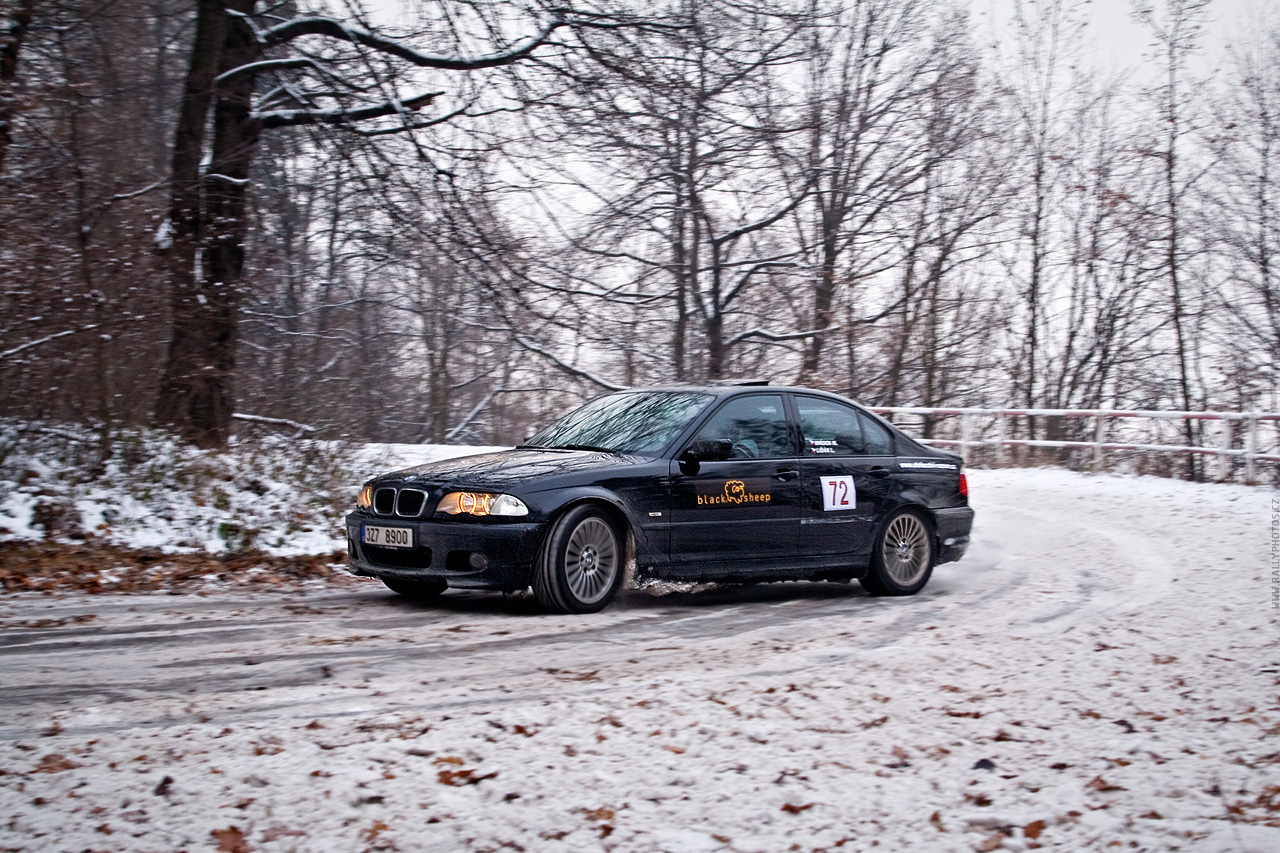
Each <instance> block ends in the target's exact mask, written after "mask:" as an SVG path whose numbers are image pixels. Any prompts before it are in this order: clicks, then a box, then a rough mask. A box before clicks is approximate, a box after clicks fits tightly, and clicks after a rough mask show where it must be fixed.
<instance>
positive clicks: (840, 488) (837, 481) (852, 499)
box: [818, 477, 858, 512]
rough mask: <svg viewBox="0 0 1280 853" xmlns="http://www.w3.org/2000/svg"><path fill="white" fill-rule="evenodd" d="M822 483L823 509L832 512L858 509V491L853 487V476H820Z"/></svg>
mask: <svg viewBox="0 0 1280 853" xmlns="http://www.w3.org/2000/svg"><path fill="white" fill-rule="evenodd" d="M818 479H819V480H820V481H821V483H822V509H823V511H824V512H832V511H835V510H841V509H856V508H857V506H858V493H857V491H856V490H855V489H854V488H853V477H819V478H818Z"/></svg>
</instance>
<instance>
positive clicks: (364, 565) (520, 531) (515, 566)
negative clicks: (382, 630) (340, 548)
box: [346, 512, 544, 591]
mask: <svg viewBox="0 0 1280 853" xmlns="http://www.w3.org/2000/svg"><path fill="white" fill-rule="evenodd" d="M366 524H370V525H375V526H378V527H397V528H408V529H411V530H412V531H413V547H412V548H380V547H376V546H372V545H365V544H364V541H363V537H362V536H361V529H362V527H363V526H364V525H366ZM543 527H544V525H543V524H542V523H540V522H520V523H511V522H506V523H485V522H471V523H468V522H463V521H456V522H453V521H429V520H428V521H411V520H408V519H401V518H397V519H389V518H385V517H382V516H376V515H372V514H366V513H362V512H353V513H351V514H350V515H348V516H347V518H346V528H347V555H348V568H347V571H349V572H351V574H353V575H360V576H363V577H375V578H389V579H391V580H442V581H445V582H446V583H448V584H449V586H451V587H456V588H458V589H492V590H503V591H516V590H522V589H524V588H525V587H527V586H529V584H530V583H532V581H533V564H534V560H535V559H536V558H537V554H538V548H539V546H540V545H541V544H542V531H543Z"/></svg>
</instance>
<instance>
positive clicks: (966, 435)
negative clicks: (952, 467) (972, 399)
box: [960, 409, 972, 464]
mask: <svg viewBox="0 0 1280 853" xmlns="http://www.w3.org/2000/svg"><path fill="white" fill-rule="evenodd" d="M971 417H972V416H971V415H970V414H969V411H968V410H967V409H966V410H965V411H964V413H963V414H961V415H960V458H961V459H963V460H964V461H965V463H966V464H967V463H968V462H969V440H970V429H971V427H970V419H971Z"/></svg>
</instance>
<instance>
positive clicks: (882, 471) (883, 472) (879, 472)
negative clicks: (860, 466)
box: [867, 465, 893, 479]
mask: <svg viewBox="0 0 1280 853" xmlns="http://www.w3.org/2000/svg"><path fill="white" fill-rule="evenodd" d="M867 473H868V474H870V475H871V476H872V477H875V478H877V479H879V478H882V477H888V476H889V475H890V474H892V473H893V471H892V469H889V468H886V467H884V466H883V465H875V466H873V467H872V468H871V470H870V471H868V472H867Z"/></svg>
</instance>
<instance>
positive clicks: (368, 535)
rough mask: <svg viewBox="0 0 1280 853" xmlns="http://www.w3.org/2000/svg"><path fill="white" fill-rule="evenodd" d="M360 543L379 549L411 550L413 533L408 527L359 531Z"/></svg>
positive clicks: (366, 528)
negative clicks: (375, 546)
mask: <svg viewBox="0 0 1280 853" xmlns="http://www.w3.org/2000/svg"><path fill="white" fill-rule="evenodd" d="M360 541H361V542H363V543H364V544H366V545H377V546H378V547H379V548H412V547H413V531H412V530H411V529H409V528H408V527H372V526H370V525H367V524H366V525H365V526H364V527H363V528H362V529H361V537H360Z"/></svg>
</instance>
